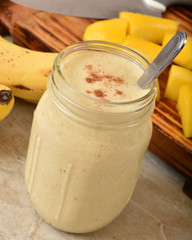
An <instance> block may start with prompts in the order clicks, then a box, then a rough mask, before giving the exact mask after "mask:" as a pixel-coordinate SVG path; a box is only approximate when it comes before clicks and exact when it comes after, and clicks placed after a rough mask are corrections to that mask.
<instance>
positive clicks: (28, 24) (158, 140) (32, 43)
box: [0, 5, 192, 186]
mask: <svg viewBox="0 0 192 240" xmlns="http://www.w3.org/2000/svg"><path fill="white" fill-rule="evenodd" d="M10 11H12V12H14V11H13V8H12V9H11V10H10ZM0 14H1V10H0ZM12 14H13V13H12ZM163 17H165V18H168V19H173V20H176V21H178V22H179V30H185V31H186V32H187V34H188V35H189V36H192V5H191V6H184V5H172V6H170V7H168V9H167V10H166V12H165V13H164V16H163ZM0 21H1V15H0ZM94 21H96V20H94V19H86V18H78V17H71V16H64V15H57V14H53V13H47V12H41V11H34V12H33V13H32V14H27V16H24V17H23V18H21V17H19V20H17V21H16V22H15V23H14V31H13V36H14V42H15V43H16V44H18V45H21V46H24V47H28V48H31V49H34V50H40V51H52V52H59V51H61V50H62V49H63V48H65V47H66V46H67V45H70V44H72V43H75V42H78V41H81V40H82V37H83V33H84V30H85V28H86V27H87V26H88V25H89V24H90V23H92V22H94ZM12 28H13V24H12ZM11 32H12V30H11ZM168 73H169V67H168V68H167V69H166V70H165V71H164V72H163V73H162V74H161V75H160V77H159V83H160V89H161V100H160V101H159V102H157V103H156V106H155V110H154V113H153V115H152V120H153V135H152V139H151V143H150V146H149V149H150V150H151V151H152V152H153V153H155V154H156V155H158V156H159V157H160V158H162V159H163V160H164V161H166V162H168V163H169V164H171V165H173V166H174V167H176V168H177V169H179V170H180V171H182V172H183V173H184V174H185V175H186V176H187V177H188V179H191V177H192V138H188V139H187V138H185V137H184V135H183V131H182V126H181V119H180V116H179V115H178V113H177V110H176V107H175V106H176V103H175V102H173V101H170V100H169V99H166V98H164V91H165V87H166V83H167V77H168ZM187 186H188V185H187Z"/></svg>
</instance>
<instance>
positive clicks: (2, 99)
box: [0, 84, 15, 121]
mask: <svg viewBox="0 0 192 240" xmlns="http://www.w3.org/2000/svg"><path fill="white" fill-rule="evenodd" d="M14 102H15V99H14V96H13V94H12V91H11V89H10V88H9V87H7V86H5V85H1V84H0V121H1V120H3V119H4V118H5V117H7V115H8V114H9V113H10V112H11V110H12V108H13V106H14Z"/></svg>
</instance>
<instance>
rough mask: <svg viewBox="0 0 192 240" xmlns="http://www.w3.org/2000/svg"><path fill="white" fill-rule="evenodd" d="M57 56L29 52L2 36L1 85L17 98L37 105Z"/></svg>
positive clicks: (0, 39)
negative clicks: (8, 88) (9, 89)
mask: <svg viewBox="0 0 192 240" xmlns="http://www.w3.org/2000/svg"><path fill="white" fill-rule="evenodd" d="M57 54H58V53H48V52H40V51H34V50H29V49H27V48H24V47H20V46H18V45H16V44H14V43H11V42H9V41H7V40H5V39H4V38H2V37H1V36H0V84H4V85H6V86H8V87H10V88H11V90H12V91H13V95H14V96H15V97H19V98H22V99H24V100H26V101H29V102H33V103H37V102H38V101H39V99H40V98H41V96H42V94H43V93H44V91H45V90H46V88H47V80H48V76H49V74H50V73H51V69H52V66H53V62H54V59H55V58H56V56H57Z"/></svg>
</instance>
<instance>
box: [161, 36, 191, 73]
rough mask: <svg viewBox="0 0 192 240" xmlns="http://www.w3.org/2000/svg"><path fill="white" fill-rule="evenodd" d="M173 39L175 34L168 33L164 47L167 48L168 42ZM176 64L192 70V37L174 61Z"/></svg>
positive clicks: (188, 38)
mask: <svg viewBox="0 0 192 240" xmlns="http://www.w3.org/2000/svg"><path fill="white" fill-rule="evenodd" d="M172 37H173V34H170V33H167V34H165V35H164V39H163V43H162V45H163V46H165V45H166V44H167V43H168V41H169V40H170V39H171V38H172ZM173 62H174V63H176V64H178V65H179V66H181V67H185V68H187V69H189V70H192V37H187V42H186V44H185V46H184V48H183V49H182V50H181V52H180V53H179V54H178V55H177V57H176V58H175V59H174V60H173Z"/></svg>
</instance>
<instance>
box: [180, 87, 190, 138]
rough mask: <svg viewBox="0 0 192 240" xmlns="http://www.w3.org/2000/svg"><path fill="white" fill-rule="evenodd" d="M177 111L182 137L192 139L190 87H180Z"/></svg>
mask: <svg viewBox="0 0 192 240" xmlns="http://www.w3.org/2000/svg"><path fill="white" fill-rule="evenodd" d="M177 109H178V112H179V114H180V115H181V123H182V127H183V132H184V136H185V137H187V138H189V137H192V85H183V86H181V87H180V90H179V97H178V102H177Z"/></svg>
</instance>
